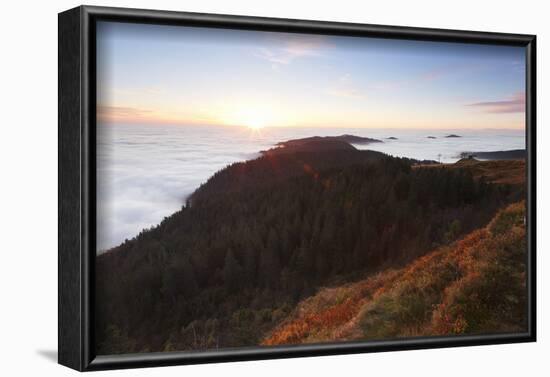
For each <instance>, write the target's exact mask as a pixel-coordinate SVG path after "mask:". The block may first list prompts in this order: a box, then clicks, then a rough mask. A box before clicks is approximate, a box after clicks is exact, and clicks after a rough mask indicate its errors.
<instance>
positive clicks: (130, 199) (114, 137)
mask: <svg viewBox="0 0 550 377" xmlns="http://www.w3.org/2000/svg"><path fill="white" fill-rule="evenodd" d="M342 134H352V135H357V136H365V137H371V138H376V139H380V140H383V141H384V143H375V144H369V145H356V147H357V148H358V149H372V150H377V151H380V152H384V153H388V154H390V155H394V156H400V157H410V158H415V159H421V160H422V159H430V160H440V161H441V162H455V161H457V160H458V159H459V158H460V157H459V155H460V153H461V152H465V151H476V152H482V151H483V152H485V151H487V152H488V151H498V150H510V149H523V148H525V133H524V132H523V131H510V130H481V131H478V130H401V129H346V128H286V127H284V128H283V127H279V128H263V129H261V130H251V129H248V128H245V127H242V128H241V127H217V126H187V127H184V126H169V125H123V124H117V125H113V124H109V125H101V126H99V128H98V132H97V169H98V174H97V206H98V207H97V236H98V239H97V247H98V251H99V252H101V251H102V250H106V249H108V248H111V247H113V246H116V245H118V244H120V243H121V242H123V241H124V240H125V239H130V238H133V237H134V236H136V235H137V234H138V233H139V232H140V231H141V230H142V229H144V228H149V227H151V226H154V225H156V224H158V223H159V222H160V221H161V220H162V219H163V218H164V217H165V216H169V215H170V214H172V213H174V212H175V211H177V210H179V209H180V208H181V206H182V205H183V204H184V203H185V199H186V198H187V196H188V195H189V194H191V193H192V192H193V191H194V190H195V189H196V188H197V187H199V185H200V184H201V183H204V182H205V181H206V180H207V179H208V178H209V177H210V176H211V175H212V174H214V173H215V172H216V171H218V170H220V169H222V168H223V167H225V166H227V165H228V164H231V163H233V162H237V161H243V160H247V159H251V158H255V157H257V156H259V153H258V152H259V151H261V150H265V149H268V148H270V147H272V146H273V145H274V144H275V143H277V142H279V141H284V140H288V139H295V138H300V137H308V136H315V135H318V136H335V135H342ZM449 134H457V135H460V136H461V137H460V138H445V136H446V135H449ZM428 136H434V137H436V139H430V138H427V137H428ZM388 137H395V138H397V140H390V139H387V138H388Z"/></svg>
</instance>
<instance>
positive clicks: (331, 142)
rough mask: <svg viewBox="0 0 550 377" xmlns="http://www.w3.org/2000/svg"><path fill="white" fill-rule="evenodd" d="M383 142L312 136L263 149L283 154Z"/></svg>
mask: <svg viewBox="0 0 550 377" xmlns="http://www.w3.org/2000/svg"><path fill="white" fill-rule="evenodd" d="M371 143H382V140H377V139H371V138H368V137H361V136H355V135H340V136H312V137H306V138H303V139H293V140H287V141H282V142H279V143H277V144H276V146H275V148H271V149H269V150H267V151H262V153H264V154H281V153H285V154H286V153H297V152H321V151H329V150H330V151H333V150H353V149H355V147H353V146H352V145H351V144H371Z"/></svg>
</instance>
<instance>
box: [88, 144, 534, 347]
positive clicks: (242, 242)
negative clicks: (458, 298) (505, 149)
mask: <svg viewBox="0 0 550 377" xmlns="http://www.w3.org/2000/svg"><path fill="white" fill-rule="evenodd" d="M415 163H416V162H415V161H412V160H407V159H398V158H392V157H388V156H385V155H382V154H380V153H376V152H367V151H357V150H350V151H332V152H331V151H325V152H323V153H322V154H320V153H316V152H311V153H309V152H308V153H305V152H304V153H295V154H284V155H264V156H262V157H260V158H258V159H256V160H253V161H248V162H245V163H239V164H234V165H232V166H230V167H228V168H226V169H223V170H222V171H220V172H218V173H217V174H216V175H214V176H213V177H212V178H211V179H210V180H209V181H208V182H207V183H206V184H205V185H203V186H202V187H201V188H199V189H198V190H197V191H196V193H195V194H194V195H193V196H192V197H191V199H190V200H189V201H188V205H187V206H185V207H183V208H182V209H181V211H178V212H177V213H175V214H173V215H172V216H170V217H168V218H166V219H165V220H164V221H162V223H161V224H159V225H158V226H157V227H155V228H153V229H150V230H147V231H144V232H142V233H141V234H140V235H138V236H137V237H136V238H134V239H132V240H129V241H127V242H125V243H124V244H122V245H120V246H118V247H116V248H114V249H112V250H110V251H108V252H107V253H104V254H102V255H100V256H98V257H97V263H96V281H97V286H96V308H97V312H96V328H97V334H96V336H97V344H98V353H99V354H111V353H127V352H145V351H163V350H164V351H166V350H191V349H206V348H217V347H234V346H253V345H257V344H259V343H260V342H262V340H265V334H267V333H269V332H270V331H272V330H273V328H274V327H275V326H277V325H279V324H280V323H281V322H282V321H284V320H285V318H287V316H288V315H289V314H290V313H291V312H292V310H293V308H294V307H295V305H296V303H298V302H299V301H300V300H302V299H304V298H305V297H308V296H311V295H313V294H315V293H316V292H317V290H318V289H319V288H320V287H323V286H326V285H328V284H339V283H344V282H347V281H351V280H357V279H358V278H359V277H362V276H366V275H369V274H373V273H375V272H377V271H381V270H382V269H387V268H398V267H400V266H403V265H405V264H406V263H408V262H410V261H412V260H414V259H416V258H418V257H419V256H422V255H424V254H426V253H427V252H429V251H430V250H433V249H434V248H438V247H444V246H445V245H449V244H451V243H452V242H454V241H455V240H457V239H458V238H460V237H462V236H464V235H465V234H467V233H468V232H471V231H473V230H474V229H477V228H480V227H483V226H485V225H486V224H487V223H488V222H489V220H490V219H491V218H492V217H493V216H494V214H495V213H496V211H497V210H498V208H501V207H502V206H503V205H505V204H506V203H509V202H510V201H511V200H513V199H514V198H517V196H518V192H521V191H522V190H523V188H522V186H520V185H519V186H518V185H509V184H504V183H500V184H494V183H492V182H490V179H487V178H485V177H474V174H473V173H472V172H471V171H470V170H469V169H465V168H464V169H459V168H457V169H438V168H413V167H412V165H413V164H415Z"/></svg>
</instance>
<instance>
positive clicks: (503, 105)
mask: <svg viewBox="0 0 550 377" xmlns="http://www.w3.org/2000/svg"><path fill="white" fill-rule="evenodd" d="M466 106H471V107H479V108H481V109H483V110H484V111H485V112H487V113H493V114H505V113H522V112H524V111H525V93H523V92H520V93H516V94H514V95H513V96H512V97H510V99H507V100H502V101H488V102H475V103H470V104H468V105H466Z"/></svg>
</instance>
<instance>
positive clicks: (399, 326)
mask: <svg viewBox="0 0 550 377" xmlns="http://www.w3.org/2000/svg"><path fill="white" fill-rule="evenodd" d="M94 28H95V41H94V47H95V54H94V55H93V58H94V59H95V62H94V67H95V77H94V80H95V83H94V88H95V90H96V92H95V93H96V98H95V101H94V104H95V108H94V109H93V110H92V111H95V120H96V124H95V125H93V127H95V131H94V136H95V140H94V142H95V158H96V160H95V171H94V172H93V174H95V180H94V182H95V189H96V198H95V202H94V203H93V205H94V206H95V227H96V228H95V229H96V238H95V242H94V245H95V250H91V251H90V252H91V253H93V258H94V267H93V272H94V278H93V300H94V301H93V317H92V318H93V339H94V345H93V347H94V348H93V349H94V353H95V354H97V355H98V356H102V355H121V354H136V353H137V354H142V353H155V352H175V351H183V352H189V353H191V352H205V351H209V352H215V351H218V350H220V351H223V350H236V349H245V350H246V349H255V350H258V349H277V347H289V346H304V345H323V344H342V345H343V344H348V343H353V344H355V343H357V342H364V343H365V344H369V342H384V341H396V340H403V341H408V340H415V339H439V338H445V339H447V338H449V337H451V338H456V339H459V338H464V337H469V336H496V335H510V334H528V333H530V328H529V318H530V314H529V313H530V312H529V310H530V297H531V296H530V293H529V290H528V285H529V283H528V282H529V259H528V258H529V252H528V231H527V218H528V213H527V207H528V193H529V186H528V170H529V169H528V167H529V164H528V152H529V150H528V148H527V144H528V140H527V138H528V124H527V122H528V115H527V112H526V111H527V106H526V103H528V101H526V99H527V95H528V94H527V93H528V92H529V88H528V86H527V85H528V78H527V77H528V76H527V72H526V71H527V68H528V62H527V58H526V47H525V46H521V45H517V46H514V45H512V44H504V43H500V44H499V43H494V44H489V43H476V42H472V41H468V42H460V41H443V40H439V41H437V40H421V39H412V38H397V37H392V38H383V37H382V36H379V35H378V36H376V35H371V36H368V35H367V36H366V35H361V36H359V35H354V36H351V35H343V33H334V34H330V33H327V34H321V33H314V32H311V33H307V32H305V31H304V32H300V33H298V32H284V31H279V30H277V31H273V30H271V31H270V30H252V29H251V28H249V29H245V28H240V29H239V28H229V27H204V26H200V25H187V26H184V25H171V24H167V23H164V24H163V23H140V22H121V21H117V20H114V21H113V20H108V19H105V20H101V19H100V20H98V21H97V23H96V24H95V26H94Z"/></svg>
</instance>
